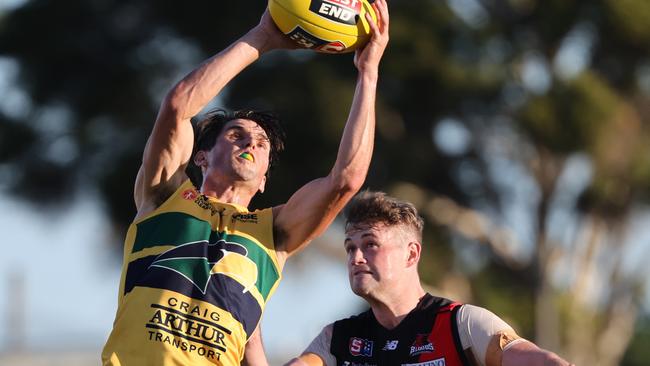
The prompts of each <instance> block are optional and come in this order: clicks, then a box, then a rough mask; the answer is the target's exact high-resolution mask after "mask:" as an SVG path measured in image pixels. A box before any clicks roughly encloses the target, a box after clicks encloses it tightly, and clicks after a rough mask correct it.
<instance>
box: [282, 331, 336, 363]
mask: <svg viewBox="0 0 650 366" xmlns="http://www.w3.org/2000/svg"><path fill="white" fill-rule="evenodd" d="M332 330H333V324H329V325H327V326H325V327H324V328H323V330H321V332H320V333H319V334H318V335H317V336H316V338H314V340H313V341H311V343H310V344H309V346H307V348H306V349H305V350H304V351H303V352H302V354H301V355H300V356H299V357H296V358H294V359H292V360H291V361H289V362H287V363H286V364H284V366H335V365H336V358H335V357H334V356H333V355H332V354H331V353H330V345H331V343H332Z"/></svg>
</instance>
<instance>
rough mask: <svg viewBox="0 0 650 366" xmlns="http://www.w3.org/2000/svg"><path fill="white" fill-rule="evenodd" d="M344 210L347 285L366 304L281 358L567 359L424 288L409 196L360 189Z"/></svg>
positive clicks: (560, 365)
mask: <svg viewBox="0 0 650 366" xmlns="http://www.w3.org/2000/svg"><path fill="white" fill-rule="evenodd" d="M346 216H347V222H346V227H345V230H346V237H345V250H346V252H347V257H348V262H347V266H348V275H349V280H350V287H351V288H352V291H353V292H354V293H355V294H357V295H358V296H360V297H362V298H364V299H365V300H366V301H367V302H368V304H369V305H370V308H371V309H370V310H368V311H366V312H364V313H361V314H359V315H356V316H353V317H350V318H347V319H342V320H339V321H336V322H334V323H332V324H329V325H327V326H326V327H325V328H324V329H323V330H322V332H321V333H320V334H319V335H318V336H317V337H316V338H315V339H314V340H313V341H312V343H311V344H310V345H309V346H308V347H307V349H306V350H305V351H304V352H303V354H302V355H301V356H299V357H297V358H294V359H293V360H291V361H290V362H289V363H287V365H290V366H301V365H309V366H312V365H319V366H320V365H328V366H330V365H345V366H354V365H358V366H370V365H375V366H377V365H386V366H388V365H390V366H395V365H406V366H461V365H483V366H501V365H504V366H510V365H527V366H535V365H540V366H541V365H557V366H566V365H570V364H569V363H568V362H567V361H565V360H563V359H562V358H560V357H559V356H557V355H556V354H554V353H552V352H549V351H546V350H543V349H541V348H539V347H537V346H536V345H535V344H533V343H532V342H530V341H527V340H525V339H523V338H521V337H519V336H518V335H517V334H516V333H515V331H514V330H513V329H512V327H510V326H509V325H508V324H507V323H505V322H504V321H503V320H501V319H500V318H499V317H498V316H496V315H494V314H493V313H491V312H490V311H488V310H486V309H483V308H480V307H477V306H473V305H468V304H460V303H457V302H454V301H450V300H447V299H443V298H439V297H435V296H432V295H430V294H428V293H426V292H425V291H424V289H423V288H422V285H421V283H420V278H419V275H418V270H417V267H418V262H419V260H420V254H421V250H422V244H421V243H422V228H423V224H424V221H423V220H422V218H421V217H420V216H419V215H418V213H417V210H416V209H415V207H414V206H413V205H412V204H411V203H408V202H404V201H399V200H397V199H395V198H393V197H389V196H387V195H386V194H384V193H381V192H364V193H362V194H360V195H358V196H357V197H355V198H354V199H353V200H352V202H350V204H349V205H348V207H347V208H346Z"/></svg>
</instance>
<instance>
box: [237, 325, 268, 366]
mask: <svg viewBox="0 0 650 366" xmlns="http://www.w3.org/2000/svg"><path fill="white" fill-rule="evenodd" d="M242 365H243V366H269V363H268V361H267V360H266V355H265V354H264V344H263V343H262V330H261V329H260V326H259V324H258V325H257V328H255V331H254V332H253V334H252V335H251V337H250V338H249V339H248V342H247V343H246V348H245V349H244V360H243V362H242Z"/></svg>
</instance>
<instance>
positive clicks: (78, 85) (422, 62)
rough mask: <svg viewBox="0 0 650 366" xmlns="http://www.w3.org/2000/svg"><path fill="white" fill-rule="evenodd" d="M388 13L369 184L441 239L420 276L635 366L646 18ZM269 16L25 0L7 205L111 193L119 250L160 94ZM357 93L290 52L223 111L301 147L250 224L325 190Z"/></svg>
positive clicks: (0, 128)
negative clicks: (253, 110) (412, 210)
mask: <svg viewBox="0 0 650 366" xmlns="http://www.w3.org/2000/svg"><path fill="white" fill-rule="evenodd" d="M390 6H391V46H390V48H389V50H388V51H387V54H386V57H385V59H384V61H383V66H382V67H383V68H382V74H381V75H382V78H381V81H380V93H379V94H380V95H379V99H380V100H379V103H378V116H379V119H378V139H377V149H376V153H375V157H374V160H373V165H372V168H371V172H370V176H369V178H368V186H369V187H370V188H373V189H385V190H390V191H391V192H392V193H393V194H396V195H398V196H400V197H402V198H405V199H409V200H412V201H413V202H415V203H416V204H417V205H418V206H419V207H420V209H421V211H422V213H423V214H424V215H425V216H426V218H427V220H429V222H430V223H432V224H434V225H428V227H427V232H426V238H427V240H426V241H427V244H426V245H427V247H428V248H427V249H428V250H425V257H424V259H423V265H422V272H423V273H422V275H423V278H424V279H425V280H426V281H427V282H428V283H430V284H431V285H435V286H437V287H438V288H439V289H441V290H443V291H447V292H448V293H453V294H455V295H457V296H460V297H462V298H463V299H466V300H469V299H474V300H475V301H476V302H478V303H479V304H482V305H485V306H487V307H489V308H491V309H493V310H495V311H496V312H497V313H500V314H507V316H508V317H510V318H509V320H510V321H512V322H513V323H514V324H516V325H517V327H518V329H519V331H520V332H521V333H522V334H523V335H524V336H526V337H529V338H533V339H535V340H536V341H537V342H538V343H540V344H541V345H542V346H545V347H548V348H550V349H552V350H555V351H557V352H558V353H560V354H562V355H563V356H565V357H567V358H569V359H571V360H572V361H573V362H576V363H577V364H589V365H616V364H619V363H621V362H622V363H623V364H625V362H630V363H629V364H630V365H633V364H638V362H637V363H634V362H635V361H634V360H638V359H640V358H639V357H641V358H642V356H639V355H642V354H643V352H650V350H644V349H641V348H640V347H638V346H637V347H636V348H635V356H634V357H626V358H624V357H623V354H624V352H625V349H626V347H627V346H628V344H629V342H630V340H631V337H632V336H633V327H634V324H635V319H636V318H637V314H638V311H639V304H640V302H641V299H642V289H643V288H644V286H646V285H647V284H646V281H647V278H648V273H647V270H646V269H645V268H644V267H643V266H642V263H640V262H641V261H639V260H636V261H635V260H634V259H635V258H637V259H638V258H643V256H644V255H647V243H642V244H644V245H642V246H641V248H639V247H638V245H636V246H635V244H634V238H633V237H630V235H632V234H634V233H638V232H639V231H638V229H635V228H637V227H639V225H643V221H642V219H641V218H642V217H643V216H642V215H643V214H646V215H647V211H648V206H647V200H648V198H650V194H649V193H650V161H649V160H650V151H649V150H650V121H649V120H648V118H650V103H649V99H650V57H649V56H650V23H649V22H647V21H645V20H646V19H648V17H649V16H650V3H649V2H648V1H647V0H599V1H590V0H574V1H566V0H547V1H543V2H542V1H539V0H518V1H515V0H492V1H487V0H447V1H444V2H433V1H425V0H392V1H391V3H390ZM263 8H264V3H263V2H217V1H211V2H210V1H198V0H190V1H186V2H184V3H183V4H182V5H180V4H178V3H173V2H169V1H162V2H160V1H159V2H150V1H142V0H131V1H128V2H127V1H122V0H92V1H79V0H70V1H66V2H55V1H52V0H31V1H27V2H26V3H25V4H24V5H23V6H20V7H18V8H16V9H13V10H11V11H9V12H7V13H4V14H3V13H1V10H0V187H1V188H2V189H4V190H7V191H10V192H12V193H13V194H19V195H21V196H23V197H25V199H26V200H29V201H32V202H37V203H39V204H40V205H47V204H49V205H52V207H55V208H57V209H58V208H60V205H62V204H64V203H65V202H67V201H69V200H70V198H72V197H73V195H74V194H75V192H77V191H78V189H79V188H83V187H99V189H100V190H101V193H102V195H103V197H104V199H105V202H106V204H107V206H108V209H109V212H110V214H111V218H112V220H113V222H114V225H115V227H116V232H119V233H123V232H124V229H125V227H126V225H128V223H129V222H130V221H131V219H132V217H133V215H134V207H133V203H132V199H131V191H132V184H133V180H134V177H135V174H136V172H137V168H138V166H139V163H140V159H141V153H142V149H143V147H144V143H145V140H146V138H147V135H148V134H149V131H150V129H151V126H152V124H153V121H154V119H155V114H156V111H157V106H158V103H159V102H160V100H161V99H162V96H163V95H164V93H165V90H166V89H167V88H169V87H170V86H171V85H172V84H173V83H174V82H176V81H177V80H178V79H179V78H180V77H181V76H182V75H183V74H185V73H187V72H188V71H190V70H191V69H192V67H194V66H195V65H197V64H198V63H199V62H201V60H202V59H204V58H206V57H208V56H209V55H211V54H213V53H214V52H216V51H218V50H220V49H222V48H223V47H225V46H226V45H227V44H229V43H230V42H231V41H232V40H234V39H235V38H236V37H238V36H239V35H241V34H243V33H244V32H245V31H247V30H248V29H249V28H250V27H252V26H253V25H255V24H256V22H257V19H258V18H259V16H260V14H261V13H262V11H263ZM354 77H355V71H354V68H353V66H352V58H351V55H343V56H323V55H316V54H314V53H311V52H308V51H299V52H280V51H278V52H275V53H272V54H269V55H267V56H265V57H264V59H263V61H262V62H260V63H257V64H255V65H253V66H252V67H250V68H249V69H247V70H246V71H245V72H243V73H242V74H241V75H240V77H238V78H237V79H236V80H235V81H234V82H233V83H232V84H231V85H230V86H229V88H228V89H227V90H226V91H225V92H224V94H223V95H222V96H221V97H220V98H219V99H218V101H216V104H217V105H222V106H226V107H228V108H230V109H236V108H238V107H243V106H253V107H258V108H268V109H274V110H276V111H278V112H279V113H280V115H281V116H282V117H283V119H284V120H285V124H286V127H287V130H288V136H289V140H288V150H287V152H286V153H285V154H284V156H283V157H282V159H281V160H282V161H281V164H280V166H279V167H278V168H277V170H276V171H274V172H272V174H271V181H270V186H269V188H270V189H269V190H268V192H267V193H265V194H264V196H261V197H258V198H257V199H256V200H255V201H254V205H255V206H257V207H259V206H266V205H270V204H272V203H277V202H282V201H284V200H286V199H287V197H288V195H289V194H290V193H291V192H293V191H295V189H296V188H298V187H299V186H300V185H302V184H304V183H305V182H306V181H308V180H310V179H313V178H314V177H316V176H320V175H322V174H326V173H327V169H329V167H330V166H331V164H332V162H333V160H334V157H335V152H336V148H337V143H338V139H339V136H340V133H341V127H342V126H343V123H344V122H345V118H346V116H345V114H346V113H347V109H348V106H349V103H350V97H351V95H352V92H353V85H354ZM2 80H4V82H2ZM646 220H647V219H646ZM450 229H451V230H450ZM635 230H636V231H635ZM120 235H121V234H120ZM116 243H117V242H116ZM532 314H534V316H533V315H532ZM640 329H641V332H643V331H644V330H643V329H646V330H645V332H647V327H645V328H640ZM640 334H645V333H640ZM635 344H636V343H635ZM647 358H648V354H647V353H646V359H647Z"/></svg>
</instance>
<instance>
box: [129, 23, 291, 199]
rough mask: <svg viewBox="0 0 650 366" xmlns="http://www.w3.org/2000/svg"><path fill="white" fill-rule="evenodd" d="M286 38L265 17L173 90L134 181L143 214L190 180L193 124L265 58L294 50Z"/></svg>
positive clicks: (135, 192)
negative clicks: (240, 76) (225, 89)
mask: <svg viewBox="0 0 650 366" xmlns="http://www.w3.org/2000/svg"><path fill="white" fill-rule="evenodd" d="M284 38H286V37H284V36H283V35H282V33H280V32H279V30H277V28H276V27H275V25H274V24H273V22H272V20H271V18H270V15H269V14H268V11H266V12H265V13H264V15H263V16H262V19H261V20H260V23H259V24H258V25H257V26H256V27H254V28H253V29H252V30H250V31H249V32H248V33H246V34H245V35H244V36H242V37H241V38H240V39H238V40H237V41H235V42H234V43H233V44H231V45H230V46H229V47H228V48H226V49H225V50H223V51H221V52H219V53H218V54H216V55H214V56H213V57H211V58H210V59H208V60H206V61H204V62H203V63H202V64H201V65H200V66H199V67H197V68H196V69H194V70H193V71H192V72H190V73H189V74H188V75H187V76H185V77H184V78H183V79H182V80H181V81H180V82H178V83H177V84H176V85H175V86H174V87H172V89H171V90H170V91H169V92H168V93H167V95H166V96H165V98H164V100H163V102H162V104H161V106H160V110H159V112H158V116H157V118H156V122H155V124H154V127H153V131H152V133H151V135H150V136H149V140H148V141H147V145H146V147H145V151H144V156H143V162H142V166H141V168H140V171H139V172H138V178H137V179H136V187H135V190H134V198H135V202H136V206H137V207H138V211H139V212H140V211H141V209H142V208H143V207H145V205H147V204H149V205H150V204H151V203H152V201H153V198H154V197H155V196H154V194H156V193H157V192H160V191H161V189H164V191H165V192H168V191H170V190H173V189H175V187H176V186H178V185H179V184H180V183H181V182H182V181H183V180H184V179H185V178H186V176H185V172H184V170H185V166H186V165H187V163H188V161H189V159H190V156H191V154H192V147H193V144H194V133H193V130H192V126H191V124H190V118H192V117H193V116H195V115H196V114H198V113H199V112H200V111H201V110H202V109H203V108H204V107H205V106H206V105H207V104H208V103H209V102H210V101H211V100H212V99H213V98H214V97H215V96H217V95H218V94H219V93H220V92H221V90H222V89H223V87H224V86H225V85H226V84H227V83H228V82H229V81H230V80H232V78H234V77H235V76H236V75H237V74H239V73H240V72H241V71H242V70H243V69H245V68H246V67H247V66H248V65H250V64H251V63H253V62H254V61H255V60H257V59H258V58H259V57H260V55H261V54H262V53H264V52H266V51H269V50H271V49H274V48H281V47H282V48H286V47H291V43H289V42H288V41H287V40H286V39H284ZM145 210H146V208H145Z"/></svg>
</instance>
